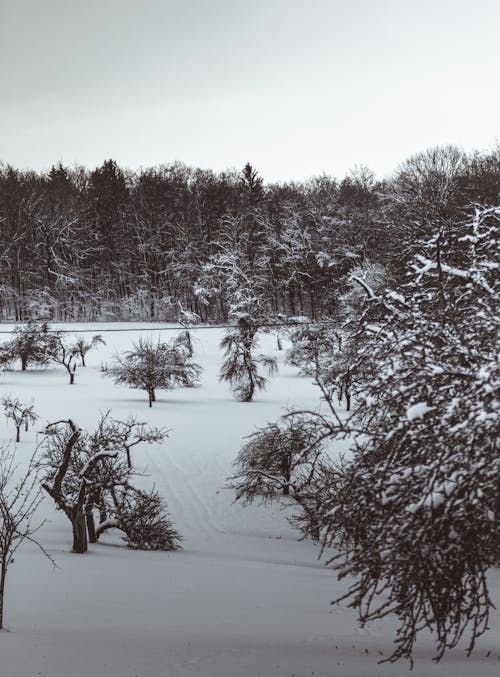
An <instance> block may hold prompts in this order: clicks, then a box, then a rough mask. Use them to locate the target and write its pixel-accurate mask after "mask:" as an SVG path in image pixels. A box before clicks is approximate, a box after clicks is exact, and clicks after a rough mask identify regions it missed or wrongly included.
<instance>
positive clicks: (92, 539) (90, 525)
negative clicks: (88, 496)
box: [85, 505, 97, 543]
mask: <svg viewBox="0 0 500 677" xmlns="http://www.w3.org/2000/svg"><path fill="white" fill-rule="evenodd" d="M85 521H86V523H87V531H88V535H89V543H96V542H97V536H96V533H95V522H94V513H93V511H92V505H87V506H85Z"/></svg>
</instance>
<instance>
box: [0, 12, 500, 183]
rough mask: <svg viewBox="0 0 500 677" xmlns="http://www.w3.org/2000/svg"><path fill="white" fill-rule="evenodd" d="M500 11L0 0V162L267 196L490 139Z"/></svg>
mask: <svg viewBox="0 0 500 677" xmlns="http://www.w3.org/2000/svg"><path fill="white" fill-rule="evenodd" d="M499 27H500V0H0V46H1V56H0V161H3V162H8V163H10V164H13V165H15V166H18V167H32V168H35V169H46V168H49V167H50V165H51V164H53V163H55V162H58V161H62V162H63V163H66V164H74V163H78V164H83V165H85V166H87V167H95V166H96V165H98V164H100V163H102V161H103V160H104V159H105V158H110V157H111V158H114V159H115V160H117V161H118V162H119V163H120V164H122V165H124V166H127V167H130V168H136V167H139V166H150V165H155V164H160V163H170V162H173V161H175V160H181V161H183V162H185V163H187V164H190V165H196V166H200V167H205V168H212V169H215V170H217V171H219V170H223V169H225V168H229V167H236V168H241V167H242V166H243V165H244V164H245V162H247V161H249V162H251V163H252V164H253V165H254V166H255V167H256V168H257V169H258V170H259V172H260V174H261V175H262V176H263V177H264V178H265V179H266V180H267V181H274V180H287V179H301V178H304V177H308V176H312V175H317V174H320V173H322V172H326V173H328V174H333V175H336V176H340V175H342V174H344V173H345V172H346V171H347V170H348V169H350V168H353V167H354V166H355V165H361V164H364V165H368V166H369V167H371V168H372V169H373V170H374V171H375V172H376V173H377V174H378V175H379V176H383V175H385V174H386V173H388V172H390V171H391V170H392V169H393V168H395V167H396V165H397V164H398V163H399V162H400V161H401V160H403V159H404V158H405V157H407V156H408V155H410V154H412V153H414V152H417V151H419V150H423V149H425V148H426V147H429V146H432V145H437V144H448V143H454V144H458V145H460V146H462V147H463V148H465V149H466V150H470V149H472V148H478V149H487V148H489V147H491V146H493V145H494V144H495V143H496V142H498V141H499V140H500V40H499Z"/></svg>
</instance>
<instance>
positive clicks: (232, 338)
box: [219, 316, 278, 402]
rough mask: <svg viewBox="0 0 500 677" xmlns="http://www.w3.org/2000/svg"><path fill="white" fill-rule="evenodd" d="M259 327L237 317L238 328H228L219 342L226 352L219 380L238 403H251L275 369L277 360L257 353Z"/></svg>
mask: <svg viewBox="0 0 500 677" xmlns="http://www.w3.org/2000/svg"><path fill="white" fill-rule="evenodd" d="M258 329H259V325H258V324H254V323H253V322H252V318H249V319H247V318H246V317H244V316H240V317H239V320H238V325H237V326H236V327H233V328H231V329H229V330H228V331H227V333H226V335H225V336H224V338H223V339H222V341H221V343H220V347H221V348H222V349H223V350H224V351H225V360H224V362H223V363H222V366H221V369H220V373H219V380H220V381H228V382H229V384H230V386H231V390H232V391H233V394H234V396H235V397H236V399H237V400H240V401H241V402H250V401H251V400H252V399H253V396H254V394H255V391H256V390H262V389H263V388H265V386H266V382H267V378H266V376H264V375H263V374H262V371H263V372H264V374H266V373H267V375H269V376H271V375H272V374H274V373H275V372H276V371H277V369H278V366H277V363H276V359H275V358H274V357H270V356H268V355H262V354H256V353H255V350H256V348H257V347H258V340H257V332H258Z"/></svg>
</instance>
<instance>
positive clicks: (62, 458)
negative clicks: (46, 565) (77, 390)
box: [42, 419, 118, 553]
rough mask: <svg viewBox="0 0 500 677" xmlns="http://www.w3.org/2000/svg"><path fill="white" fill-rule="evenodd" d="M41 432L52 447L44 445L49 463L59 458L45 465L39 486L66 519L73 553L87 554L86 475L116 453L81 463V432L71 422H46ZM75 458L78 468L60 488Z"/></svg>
mask: <svg viewBox="0 0 500 677" xmlns="http://www.w3.org/2000/svg"><path fill="white" fill-rule="evenodd" d="M45 432H46V433H47V435H48V436H49V438H48V439H49V440H51V436H54V437H53V438H52V440H55V441H56V444H52V445H51V444H50V443H49V445H48V452H49V460H51V459H54V456H55V455H58V456H59V458H58V459H57V460H56V462H55V463H49V464H48V470H49V472H48V474H47V476H46V477H45V479H44V480H43V482H42V487H43V489H45V491H46V492H47V493H48V494H49V496H50V497H51V498H52V499H53V500H54V502H55V503H56V505H57V507H58V508H59V509H60V510H62V511H63V512H64V514H65V515H66V517H67V518H68V519H69V520H70V522H71V526H72V529H73V552H76V553H84V552H87V547H88V546H87V542H88V541H87V526H86V519H85V510H84V508H85V499H86V494H87V487H88V485H89V484H90V482H91V479H90V476H91V473H92V471H93V469H94V468H95V466H96V465H98V464H99V463H100V462H102V461H103V460H104V459H107V458H115V457H116V456H117V455H118V452H117V451H115V450H113V451H98V452H97V453H96V454H93V455H91V456H90V458H88V460H87V461H86V462H85V460H84V459H83V458H82V456H83V453H82V448H81V447H80V448H79V446H78V442H79V440H80V438H81V435H82V431H81V430H80V428H77V426H76V425H75V424H74V423H73V421H72V420H71V419H68V420H62V421H55V422H54V423H49V425H48V426H47V427H46V428H45ZM75 455H78V456H79V461H80V464H81V466H82V467H81V469H80V472H79V473H78V474H76V473H74V472H70V473H69V480H70V482H69V486H67V485H66V486H65V487H63V483H64V481H65V479H66V478H67V476H68V471H70V469H71V465H73V466H74V465H75V461H74V456H75Z"/></svg>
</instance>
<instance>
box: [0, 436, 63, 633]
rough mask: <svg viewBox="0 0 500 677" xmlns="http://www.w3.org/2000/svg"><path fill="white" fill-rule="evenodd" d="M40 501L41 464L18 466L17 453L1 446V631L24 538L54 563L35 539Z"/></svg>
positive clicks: (30, 461) (39, 524)
mask: <svg viewBox="0 0 500 677" xmlns="http://www.w3.org/2000/svg"><path fill="white" fill-rule="evenodd" d="M40 501H41V491H40V488H39V485H38V464H37V462H36V460H35V458H34V457H32V458H31V459H30V460H29V462H28V465H27V467H26V468H25V469H23V470H20V469H18V468H17V467H16V465H15V452H14V451H13V450H12V449H11V448H9V447H3V448H1V449H0V630H1V629H2V628H3V617H4V616H3V609H4V599H5V583H6V578H7V571H8V568H9V566H10V565H11V564H13V562H14V555H15V553H16V551H17V549H18V548H19V546H20V545H21V544H22V543H23V542H24V541H31V542H32V543H34V544H35V545H37V546H38V548H39V549H40V550H41V552H42V553H43V554H44V555H45V556H46V557H47V558H48V559H49V560H50V561H51V562H52V563H54V562H53V560H52V558H51V557H50V555H49V554H48V553H47V551H46V550H45V549H44V548H43V546H41V545H40V543H39V542H38V540H37V539H36V533H37V531H38V530H39V529H40V527H41V526H42V524H43V522H42V523H38V524H35V522H34V515H35V511H36V509H37V507H38V505H39V503H40Z"/></svg>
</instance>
